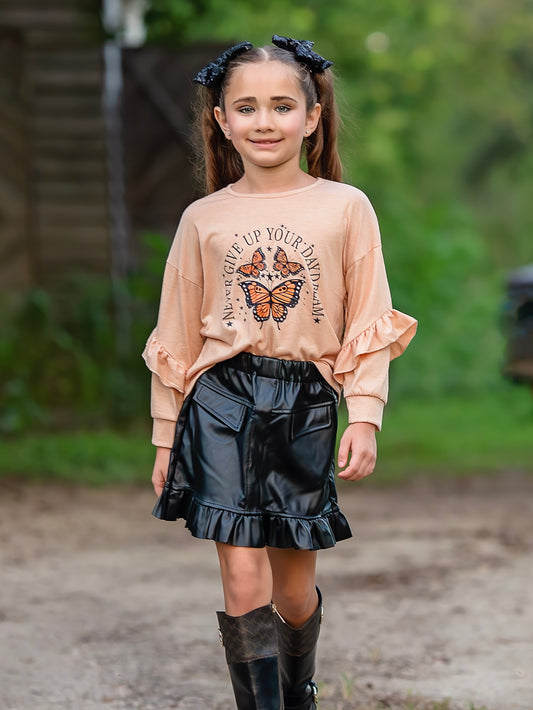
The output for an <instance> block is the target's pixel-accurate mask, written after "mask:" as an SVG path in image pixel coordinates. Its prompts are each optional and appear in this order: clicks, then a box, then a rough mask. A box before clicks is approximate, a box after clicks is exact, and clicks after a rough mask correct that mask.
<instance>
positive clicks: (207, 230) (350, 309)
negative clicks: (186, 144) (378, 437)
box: [143, 178, 417, 447]
mask: <svg viewBox="0 0 533 710" xmlns="http://www.w3.org/2000/svg"><path fill="white" fill-rule="evenodd" d="M416 325H417V323H416V321H415V320H414V319H413V318H411V317H410V316H408V315H405V314H404V313H401V312H399V311H397V310H394V309H393V308H392V303H391V296H390V291H389V286H388V282H387V276H386V272H385V265H384V262H383V257H382V251H381V240H380V234H379V228H378V223H377V219H376V216H375V213H374V210H373V208H372V206H371V204H370V202H369V200H368V198H367V197H366V196H365V195H364V193H362V192H361V191H360V190H358V189H357V188H355V187H352V186H349V185H345V184H342V183H335V182H330V181H327V180H323V179H321V178H319V179H317V180H316V181H315V182H314V183H312V184H310V185H308V186H306V187H304V188H300V189H298V190H293V191H290V192H283V193H278V194H257V195H255V194H242V193H238V192H236V191H235V190H233V188H232V186H231V185H230V186H228V187H226V188H224V189H222V190H219V191H218V192H215V193H213V194H211V195H208V196H207V197H204V198H202V199H200V200H197V201H196V202H194V203H192V204H191V205H190V206H189V207H188V208H187V209H186V210H185V212H184V213H183V216H182V219H181V221H180V224H179V227H178V230H177V233H176V236H175V239H174V241H173V244H172V247H171V249H170V253H169V255H168V259H167V263H166V267H165V273H164V278H163V288H162V294H161V303H160V309H159V316H158V321H157V326H156V328H155V329H154V331H153V332H152V334H151V335H150V338H149V339H148V342H147V344H146V348H145V350H144V352H143V357H144V358H145V360H146V364H147V366H148V367H149V369H150V370H151V372H152V373H153V374H152V406H151V411H152V417H153V419H154V428H153V437H152V442H153V444H154V445H156V446H165V447H171V446H172V443H173V439H174V430H175V425H176V421H177V418H178V415H179V411H180V408H181V404H182V402H183V398H184V397H185V396H186V395H187V394H188V393H189V392H190V391H191V389H192V387H193V385H194V383H195V382H196V380H197V379H198V377H199V376H200V375H201V374H202V373H203V372H205V371H206V370H207V369H208V368H210V367H212V366H213V365H214V364H216V363H217V362H220V361H223V360H227V359H229V358H231V357H232V356H233V355H236V354H237V353H239V352H250V353H254V354H256V355H262V356H268V357H275V358H282V359H290V360H307V361H312V362H314V363H315V365H316V367H317V368H318V369H319V371H320V372H321V374H322V375H323V377H324V378H325V379H326V380H327V381H328V382H329V383H330V384H331V385H332V386H333V387H334V388H335V390H336V391H337V392H338V393H340V392H341V390H343V393H344V397H345V399H346V403H347V407H348V416H349V421H350V422H357V421H365V422H371V423H373V424H375V425H376V426H377V427H378V428H381V421H382V411H383V406H384V404H385V403H386V401H387V392H388V368H389V362H390V360H391V359H393V358H395V357H397V356H398V355H400V354H401V353H402V352H403V350H404V349H405V348H406V347H407V345H408V343H409V342H410V340H411V339H412V337H413V336H414V334H415V331H416Z"/></svg>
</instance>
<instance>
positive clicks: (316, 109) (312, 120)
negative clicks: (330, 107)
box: [305, 104, 322, 136]
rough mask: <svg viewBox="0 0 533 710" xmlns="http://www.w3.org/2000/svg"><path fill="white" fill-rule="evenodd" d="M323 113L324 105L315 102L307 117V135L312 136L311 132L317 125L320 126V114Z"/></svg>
mask: <svg viewBox="0 0 533 710" xmlns="http://www.w3.org/2000/svg"><path fill="white" fill-rule="evenodd" d="M321 113H322V106H321V105H320V104H315V105H314V106H313V108H312V109H311V110H310V111H308V113H307V116H306V119H305V135H306V136H310V135H311V133H314V131H315V130H316V127H317V126H318V122H319V120H320V115H321Z"/></svg>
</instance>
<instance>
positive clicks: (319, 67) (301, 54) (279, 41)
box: [272, 35, 333, 72]
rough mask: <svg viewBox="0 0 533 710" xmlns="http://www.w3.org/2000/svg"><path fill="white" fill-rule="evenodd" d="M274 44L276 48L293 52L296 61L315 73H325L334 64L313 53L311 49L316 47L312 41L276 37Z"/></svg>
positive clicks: (273, 38)
mask: <svg viewBox="0 0 533 710" xmlns="http://www.w3.org/2000/svg"><path fill="white" fill-rule="evenodd" d="M272 44H275V45H276V47H279V48H280V49H286V50H287V51H288V52H292V54H294V56H295V57H296V59H298V60H299V61H300V62H302V63H303V64H305V65H306V67H307V68H308V69H310V70H311V71H314V72H323V71H324V69H327V68H328V67H330V66H331V65H332V64H333V62H330V61H329V59H324V57H321V56H320V54H317V53H316V52H313V50H312V49H311V47H312V46H313V45H314V42H312V41H311V40H310V39H291V37H281V36H280V35H274V36H273V37H272Z"/></svg>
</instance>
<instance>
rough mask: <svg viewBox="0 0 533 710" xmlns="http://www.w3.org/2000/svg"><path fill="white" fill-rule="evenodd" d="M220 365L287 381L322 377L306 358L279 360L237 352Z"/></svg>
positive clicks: (310, 379) (314, 379)
mask: <svg viewBox="0 0 533 710" xmlns="http://www.w3.org/2000/svg"><path fill="white" fill-rule="evenodd" d="M220 365H223V366H226V367H230V368H233V369H235V370H241V371H242V372H249V373H252V372H254V373H255V374H256V375H258V376H259V377H271V378H274V379H277V380H287V381H288V382H317V381H318V380H322V379H323V377H322V375H321V374H320V372H319V371H318V369H317V367H316V365H315V364H314V363H313V362H309V361H307V360H281V359H279V358H275V357H264V356H262V355H253V354H252V353H239V354H238V355H235V356H234V357H232V358H230V359H229V360H225V361H224V362H222V363H220Z"/></svg>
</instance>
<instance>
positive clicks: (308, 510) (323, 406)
mask: <svg viewBox="0 0 533 710" xmlns="http://www.w3.org/2000/svg"><path fill="white" fill-rule="evenodd" d="M336 429H337V395H336V393H335V391H334V390H333V389H332V388H331V387H330V385H329V384H328V383H327V382H326V381H325V380H324V378H323V377H322V375H321V374H320V373H319V371H318V370H317V368H316V367H315V365H314V364H313V363H311V362H300V361H292V360H279V359H276V358H266V357H259V356H257V355H251V354H249V353H241V354H240V355H237V356H235V357H234V358H232V359H231V360H227V361H225V362H221V363H218V364H217V365H215V366H214V367H212V368H211V369H210V370H208V371H207V372H205V373H204V374H203V375H201V376H200V378H199V379H198V380H197V382H196V384H195V386H194V388H193V391H192V392H191V394H190V395H188V396H187V397H186V399H185V401H184V403H183V407H182V409H181V412H180V415H179V419H178V422H177V425H176V436H175V440H174V446H173V448H172V453H171V456H170V466H169V471H168V478H167V482H166V484H165V488H164V490H163V493H162V495H161V497H160V498H159V500H158V502H157V504H156V506H155V508H154V510H153V514H154V515H155V516H156V517H157V518H161V519H163V520H176V519H178V518H183V519H185V521H186V527H187V528H189V530H190V531H191V533H192V534H193V535H194V536H195V537H198V538H205V539H209V540H216V541H218V542H225V543H228V544H230V545H237V546H240V547H264V546H265V545H267V546H269V547H278V548H294V549H298V550H318V549H322V548H327V547H332V546H333V545H335V543H336V542H337V541H339V540H344V539H346V538H348V537H351V531H350V527H349V525H348V522H347V520H346V518H345V517H344V515H343V514H342V513H341V511H340V510H339V507H338V503H337V493H336V490H335V475H334V474H335V465H334V454H335V437H336Z"/></svg>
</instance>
